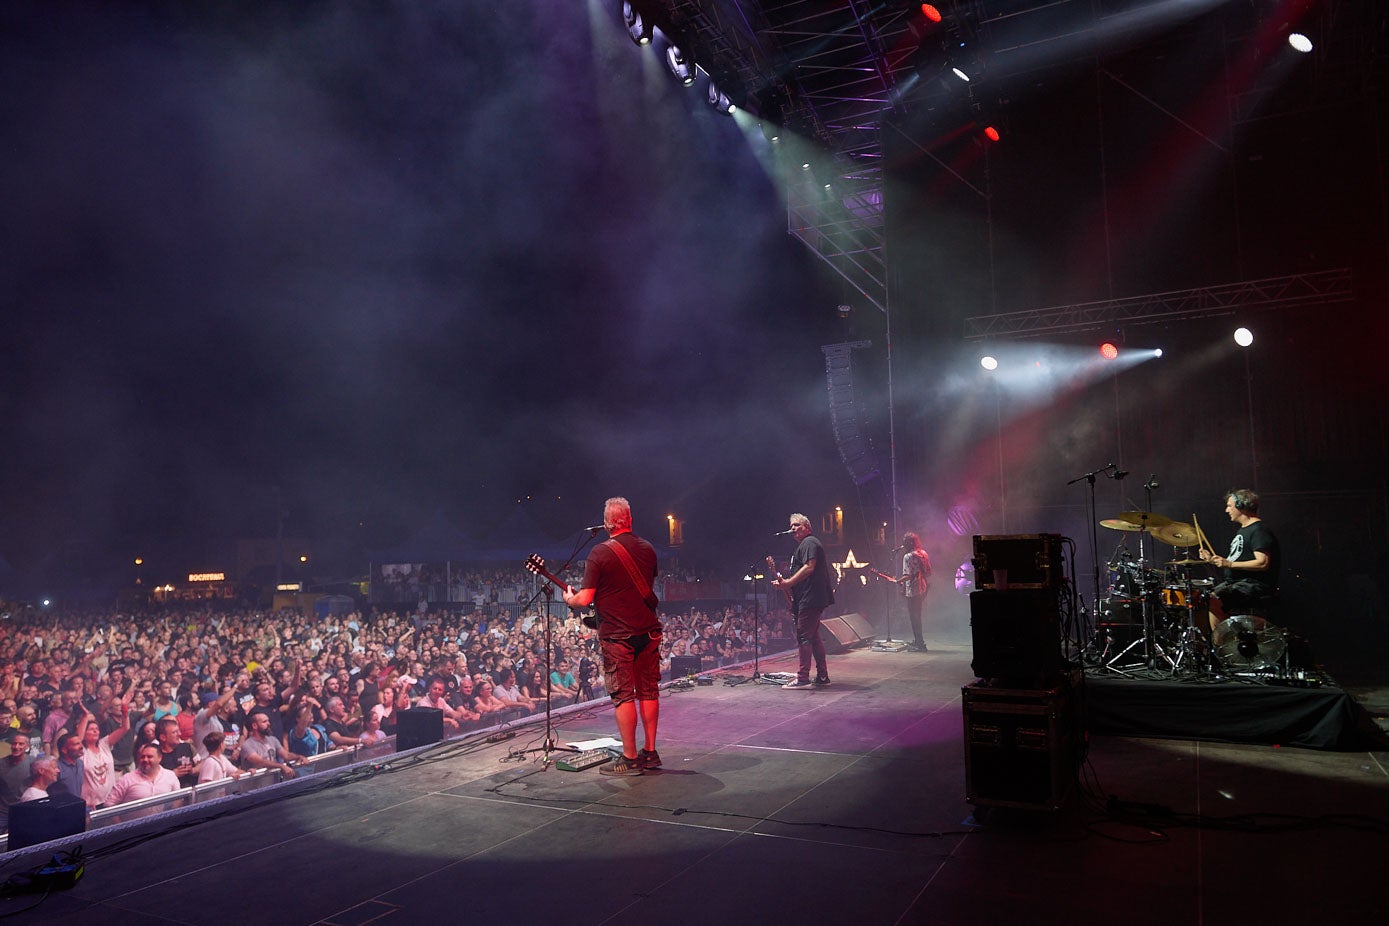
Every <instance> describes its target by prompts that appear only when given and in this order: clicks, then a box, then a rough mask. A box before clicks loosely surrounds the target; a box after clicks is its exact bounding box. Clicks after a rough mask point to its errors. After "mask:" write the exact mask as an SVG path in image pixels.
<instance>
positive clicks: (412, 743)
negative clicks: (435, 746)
mask: <svg viewBox="0 0 1389 926" xmlns="http://www.w3.org/2000/svg"><path fill="white" fill-rule="evenodd" d="M443 738H444V712H443V711H441V710H439V708H437V707H412V708H410V709H409V710H405V711H401V712H400V713H399V715H397V717H396V727H395V747H396V749H398V750H401V751H404V750H406V749H414V748H415V747H417V746H428V745H430V744H431V743H437V742H439V741H440V740H441V739H443Z"/></svg>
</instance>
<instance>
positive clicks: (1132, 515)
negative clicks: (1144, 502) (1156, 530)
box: [1119, 511, 1172, 527]
mask: <svg viewBox="0 0 1389 926" xmlns="http://www.w3.org/2000/svg"><path fill="white" fill-rule="evenodd" d="M1119 520H1121V521H1128V522H1129V523H1130V524H1137V525H1138V526H1139V527H1162V526H1163V525H1165V524H1171V523H1172V519H1171V518H1165V517H1163V516H1162V515H1160V514H1157V513H1155V512H1152V511H1121V512H1119Z"/></svg>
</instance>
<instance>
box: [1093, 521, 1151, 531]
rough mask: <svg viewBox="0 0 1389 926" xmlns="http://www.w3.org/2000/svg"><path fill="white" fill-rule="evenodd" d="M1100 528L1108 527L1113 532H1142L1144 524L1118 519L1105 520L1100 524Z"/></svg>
mask: <svg viewBox="0 0 1389 926" xmlns="http://www.w3.org/2000/svg"><path fill="white" fill-rule="evenodd" d="M1100 527H1107V528H1109V529H1110V530H1112V531H1141V530H1143V525H1142V524H1134V523H1132V522H1130V521H1121V520H1119V519H1118V518H1105V519H1104V520H1103V521H1101V522H1100Z"/></svg>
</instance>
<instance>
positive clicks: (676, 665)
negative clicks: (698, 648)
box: [670, 656, 704, 678]
mask: <svg viewBox="0 0 1389 926" xmlns="http://www.w3.org/2000/svg"><path fill="white" fill-rule="evenodd" d="M703 662H704V658H703V657H702V656H672V657H670V677H671V678H685V677H686V676H689V675H698V674H699V673H700V670H701V666H702V663H703Z"/></svg>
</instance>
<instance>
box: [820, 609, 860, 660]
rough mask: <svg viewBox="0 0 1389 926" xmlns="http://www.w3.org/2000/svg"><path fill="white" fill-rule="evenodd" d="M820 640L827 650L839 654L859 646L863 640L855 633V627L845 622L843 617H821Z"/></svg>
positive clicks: (832, 653) (831, 653)
mask: <svg viewBox="0 0 1389 926" xmlns="http://www.w3.org/2000/svg"><path fill="white" fill-rule="evenodd" d="M820 642H822V643H824V644H825V652H826V653H829V654H830V655H835V656H837V655H839V654H840V653H845V652H848V651H849V650H850V649H852V648H853V647H855V646H858V645H859V644H860V643H862V642H863V640H862V639H861V638H860V637H859V635H858V634H856V633H854V628H852V627H850V626H849V625H848V624H847V623H845V621H844V618H842V617H825V618H821V619H820Z"/></svg>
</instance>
